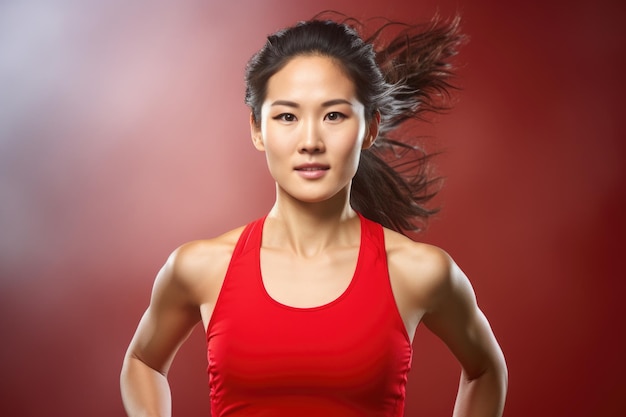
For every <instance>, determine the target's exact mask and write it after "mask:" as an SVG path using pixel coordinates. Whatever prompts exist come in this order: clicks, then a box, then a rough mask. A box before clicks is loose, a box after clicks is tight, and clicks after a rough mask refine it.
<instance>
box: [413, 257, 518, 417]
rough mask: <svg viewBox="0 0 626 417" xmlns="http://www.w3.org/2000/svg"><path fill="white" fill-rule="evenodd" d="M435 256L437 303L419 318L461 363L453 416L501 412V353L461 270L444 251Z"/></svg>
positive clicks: (503, 373)
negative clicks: (437, 264) (436, 265)
mask: <svg viewBox="0 0 626 417" xmlns="http://www.w3.org/2000/svg"><path fill="white" fill-rule="evenodd" d="M439 258H440V261H439V262H437V263H439V264H440V266H441V267H440V268H436V269H437V270H439V273H438V275H439V277H438V279H437V281H438V285H437V291H436V296H435V297H434V300H435V302H434V303H433V305H432V306H431V308H429V310H428V312H427V313H426V314H425V315H424V317H423V322H424V324H425V325H426V326H427V327H428V328H429V329H430V330H431V331H432V332H433V333H434V334H435V335H437V336H438V337H439V338H440V339H441V340H442V341H443V342H444V343H445V344H446V345H447V346H448V348H449V349H450V350H451V351H452V353H453V354H454V355H455V357H456V358H457V359H458V360H459V362H460V364H461V366H462V373H461V381H460V384H459V390H458V394H457V398H456V403H455V406H454V413H453V416H454V417H479V416H480V417H492V416H493V417H499V416H501V415H502V412H503V409H504V401H505V397H506V390H507V383H508V374H507V368H506V363H505V360H504V355H503V354H502V350H501V349H500V346H499V345H498V342H497V341H496V338H495V336H494V334H493V332H492V330H491V327H490V326H489V322H488V321H487V319H486V317H485V315H484V314H483V313H482V312H481V311H480V309H479V308H478V305H477V303H476V297H475V295H474V290H473V289H472V286H471V284H470V282H469V280H468V279H467V277H466V276H465V274H464V273H463V272H462V271H461V270H460V269H459V268H458V266H456V264H455V263H454V261H452V259H450V257H449V256H447V255H446V254H445V253H441V254H440V255H439Z"/></svg>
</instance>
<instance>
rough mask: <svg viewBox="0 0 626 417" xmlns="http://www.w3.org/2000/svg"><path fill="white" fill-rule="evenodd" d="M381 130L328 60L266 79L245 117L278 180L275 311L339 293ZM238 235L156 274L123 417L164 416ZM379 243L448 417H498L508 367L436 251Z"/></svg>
mask: <svg viewBox="0 0 626 417" xmlns="http://www.w3.org/2000/svg"><path fill="white" fill-rule="evenodd" d="M379 121H380V118H379V117H378V115H375V116H374V117H366V115H365V114H364V111H363V105H362V104H361V103H360V102H359V101H358V100H357V98H356V92H355V87H354V84H353V83H352V81H351V79H350V78H349V77H348V76H347V75H346V74H345V73H344V71H342V68H341V67H340V66H339V65H338V64H337V63H336V62H334V61H333V60H331V59H329V58H326V57H321V56H300V57H296V58H293V59H292V60H291V61H289V63H288V64H287V65H286V66H285V67H283V68H282V69H281V70H280V71H279V72H277V73H276V74H275V75H274V76H273V77H271V78H270V80H269V83H268V88H267V97H266V98H265V101H264V103H263V106H262V110H261V120H258V121H255V120H252V118H251V121H250V128H251V136H252V141H253V144H254V146H255V147H256V148H257V149H258V150H259V151H261V152H264V153H265V156H266V159H267V163H268V167H269V170H270V173H271V174H272V176H273V178H274V179H275V181H276V202H275V205H274V206H273V208H272V210H271V211H270V213H269V215H268V217H267V220H266V222H265V226H264V230H263V242H262V248H261V270H262V274H263V280H264V284H265V287H266V289H267V291H268V293H269V294H270V296H271V297H273V298H274V299H276V300H277V301H279V302H281V303H283V304H286V305H291V306H295V307H312V306H317V305H322V304H325V303H328V302H330V301H332V300H333V299H335V298H337V297H338V296H339V295H340V294H341V293H342V292H343V291H344V290H345V289H346V288H347V286H348V285H349V283H350V279H351V277H352V273H353V271H354V268H355V265H356V258H357V254H358V249H359V240H360V228H359V220H358V217H357V215H356V213H355V212H354V211H353V210H352V208H351V207H350V205H349V195H350V187H351V179H352V178H353V176H354V174H355V173H356V169H357V166H358V161H359V155H360V152H361V150H362V149H365V148H367V147H369V146H371V145H372V143H373V142H374V140H375V138H376V135H377V133H378V124H379ZM303 167H306V168H307V169H306V171H308V172H303V169H302V168H303ZM242 230H243V228H238V229H236V230H232V231H230V232H228V233H226V234H224V235H222V236H219V237H217V238H215V239H210V240H203V241H195V242H191V243H188V244H185V245H183V246H181V247H180V248H178V249H177V250H175V251H174V252H173V253H172V255H171V256H170V257H169V259H168V260H167V262H166V263H165V265H164V266H163V268H162V269H161V271H160V272H159V274H158V275H157V278H156V280H155V284H154V288H153V293H152V297H151V301H150V305H149V307H148V309H147V310H146V312H145V314H144V315H143V317H142V319H141V321H140V323H139V326H138V328H137V331H136V333H135V335H134V337H133V339H132V341H131V343H130V346H129V348H128V352H127V354H126V357H125V360H124V365H123V368H122V375H121V387H122V397H123V401H124V405H125V407H126V410H127V412H128V414H129V415H130V416H169V415H171V402H170V401H171V400H170V397H171V396H170V392H169V386H168V383H167V372H168V370H169V367H170V365H171V362H172V360H173V358H174V356H175V354H176V351H177V349H178V347H179V346H180V345H181V344H182V343H183V342H184V340H185V339H186V338H187V336H188V335H189V333H190V332H191V330H192V329H193V327H194V326H195V325H196V324H197V323H198V322H200V321H201V322H202V323H203V326H204V327H205V328H206V326H207V325H208V323H209V320H210V317H211V314H212V312H213V307H214V305H215V302H216V299H217V296H218V294H219V291H220V288H221V285H222V282H223V279H224V276H225V273H226V268H227V266H228V263H229V261H230V257H231V255H232V251H233V249H234V246H235V244H236V242H237V239H238V237H239V235H240V234H241V232H242ZM385 242H386V250H387V255H388V264H389V272H390V279H391V286H392V290H393V293H394V297H395V300H396V303H397V306H398V309H399V311H400V314H401V316H402V319H403V321H404V324H405V326H406V329H407V332H408V334H409V335H410V336H411V337H413V335H414V333H415V330H416V328H417V326H418V325H419V324H420V323H423V324H424V325H426V326H427V327H428V328H429V329H430V330H431V331H432V332H433V333H435V334H436V335H437V336H438V337H439V338H441V340H442V341H443V342H444V343H445V344H446V345H447V346H448V347H449V349H450V350H451V351H452V353H453V354H454V355H455V357H456V358H457V359H458V361H459V363H460V365H461V367H462V373H461V381H460V384H459V391H458V395H457V400H456V404H455V408H454V414H453V415H454V416H455V417H470V416H485V417H486V416H501V415H502V410H503V407H504V397H505V393H506V386H507V370H506V364H505V361H504V357H503V355H502V351H501V350H500V347H499V346H498V343H497V341H496V339H495V337H494V335H493V332H492V330H491V328H490V326H489V323H488V321H487V319H486V318H485V316H484V315H483V314H482V312H481V311H480V309H479V308H478V305H477V304H476V298H475V295H474V291H473V289H472V287H471V285H470V282H469V280H468V279H467V277H466V276H465V274H463V272H462V271H461V270H460V269H459V268H458V266H457V265H456V264H455V263H454V261H453V260H452V259H451V258H450V256H448V255H447V254H446V253H445V252H444V251H443V250H441V249H439V248H437V247H434V246H431V245H427V244H424V243H419V242H414V241H412V240H410V239H408V238H407V237H405V236H403V235H401V234H399V233H396V232H394V231H391V230H387V229H385ZM285 271H289V273H288V274H287V273H286V272H285ZM312 271H314V272H312ZM294 276H296V277H298V278H297V280H294V278H293V277H294ZM320 277H321V278H320Z"/></svg>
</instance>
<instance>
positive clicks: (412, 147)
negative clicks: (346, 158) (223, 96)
mask: <svg viewBox="0 0 626 417" xmlns="http://www.w3.org/2000/svg"><path fill="white" fill-rule="evenodd" d="M328 13H329V12H324V13H322V14H319V15H316V16H315V17H314V18H313V19H312V20H309V21H305V22H300V23H298V24H296V25H294V26H292V27H289V28H286V29H283V30H280V31H278V32H276V33H274V34H272V35H270V36H268V38H267V41H266V43H265V45H264V46H263V48H261V50H259V52H257V53H256V54H255V55H254V56H253V57H252V58H251V59H250V61H249V62H248V65H247V67H246V77H245V78H246V95H245V101H246V104H247V105H248V106H249V107H250V109H251V111H252V118H253V120H254V121H255V123H259V122H260V116H261V105H262V103H263V100H264V99H265V95H266V90H267V83H268V81H269V78H270V77H271V76H272V75H274V74H275V73H276V72H278V71H279V70H280V69H281V68H282V67H283V66H284V65H286V64H287V62H289V61H290V60H291V59H292V58H294V57H296V56H303V55H313V54H319V55H322V56H328V57H330V58H333V59H334V60H336V61H337V62H339V63H340V64H341V65H342V66H343V68H344V69H345V70H346V72H347V74H348V75H349V76H350V77H351V79H352V81H353V82H354V84H355V87H356V94H357V98H358V99H359V101H360V102H361V103H363V105H364V108H365V116H366V118H368V120H371V118H373V117H375V115H376V113H379V114H380V118H381V122H380V127H379V135H378V138H377V139H376V141H375V142H374V146H372V147H370V148H369V149H365V150H363V151H362V152H361V158H360V162H359V167H358V169H357V172H356V175H355V176H354V178H353V180H352V188H351V194H350V204H351V206H352V207H353V208H354V209H355V210H356V211H358V212H360V213H361V214H363V215H364V216H365V217H367V218H369V219H371V220H374V221H376V222H378V223H380V224H382V225H383V226H385V227H387V228H390V229H393V230H396V231H398V232H400V233H406V232H415V231H419V230H421V229H422V228H423V226H424V225H425V223H426V220H427V219H428V218H429V217H430V216H431V215H432V214H434V213H436V212H437V211H438V209H436V208H429V207H427V203H428V202H429V201H430V200H431V199H432V198H433V197H434V196H435V195H436V194H437V192H438V191H439V189H440V186H441V179H440V178H438V177H434V176H432V174H431V169H430V164H429V162H430V160H431V158H432V155H431V154H428V153H426V152H425V151H424V150H423V149H422V148H421V147H420V146H419V143H418V142H419V139H420V137H419V136H417V135H411V134H410V131H411V124H412V123H413V122H417V121H425V120H428V118H427V115H428V114H429V113H442V112H445V111H446V110H448V109H449V108H450V91H451V90H452V89H454V88H455V87H454V86H453V85H452V84H451V83H450V80H451V78H452V77H453V76H454V68H453V66H452V64H451V58H452V57H454V56H455V55H456V54H457V51H458V48H459V46H460V45H461V44H463V43H464V42H465V41H466V37H465V36H464V35H463V34H462V33H461V32H460V29H459V23H460V19H459V17H458V16H457V17H455V18H453V19H451V20H449V21H443V20H441V19H439V18H434V19H433V20H432V21H430V22H429V23H427V24H420V25H408V24H404V23H399V22H392V21H387V20H384V21H382V23H378V24H377V27H376V29H374V30H373V31H371V32H370V34H369V35H367V36H366V35H361V34H363V33H365V32H366V29H367V28H366V26H367V25H365V24H363V23H361V22H359V21H358V20H356V19H353V18H349V17H346V16H343V15H339V14H338V13H336V12H332V13H333V17H334V19H333V20H329V19H322V16H323V15H327V14H328ZM337 17H339V18H337ZM372 22H374V21H373V20H372V21H368V22H367V23H368V24H371V23H372ZM379 22H380V21H379ZM407 132H408V133H407Z"/></svg>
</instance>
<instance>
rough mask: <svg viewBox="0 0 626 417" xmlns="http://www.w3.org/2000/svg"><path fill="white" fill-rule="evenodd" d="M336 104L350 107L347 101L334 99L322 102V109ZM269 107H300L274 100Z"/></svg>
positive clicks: (295, 104)
mask: <svg viewBox="0 0 626 417" xmlns="http://www.w3.org/2000/svg"><path fill="white" fill-rule="evenodd" d="M338 104H347V105H349V106H352V103H351V102H349V101H348V100H345V99H343V98H336V99H334V100H328V101H325V102H323V103H322V107H330V106H336V105H338ZM271 105H272V106H287V107H293V108H299V107H300V105H299V104H298V103H296V102H294V101H289V100H276V101H274V102H273V103H272V104H271Z"/></svg>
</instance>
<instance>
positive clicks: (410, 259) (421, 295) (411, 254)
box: [385, 229, 455, 311]
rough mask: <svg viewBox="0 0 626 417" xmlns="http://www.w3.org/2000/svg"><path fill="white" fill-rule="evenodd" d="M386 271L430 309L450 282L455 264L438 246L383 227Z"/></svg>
mask: <svg viewBox="0 0 626 417" xmlns="http://www.w3.org/2000/svg"><path fill="white" fill-rule="evenodd" d="M385 248H386V251H387V263H388V265H389V273H390V276H391V279H392V281H394V283H395V285H396V286H397V287H398V288H400V289H401V291H402V292H403V293H404V294H405V295H406V296H408V297H410V298H412V301H413V302H414V303H417V305H420V306H422V307H423V308H424V310H426V311H428V310H430V309H431V308H432V307H433V306H434V305H435V304H436V303H437V302H438V300H439V299H440V298H441V296H442V294H443V293H445V292H446V290H447V289H448V288H449V287H450V286H451V285H452V282H451V281H452V279H453V276H454V274H453V270H454V269H455V264H454V261H453V260H452V258H451V257H450V256H449V255H448V254H447V253H446V252H445V251H444V250H443V249H441V248H439V247H437V246H433V245H429V244H427V243H422V242H416V241H414V240H412V239H410V238H408V237H406V236H404V235H402V234H400V233H398V232H395V231H393V230H389V229H385Z"/></svg>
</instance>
